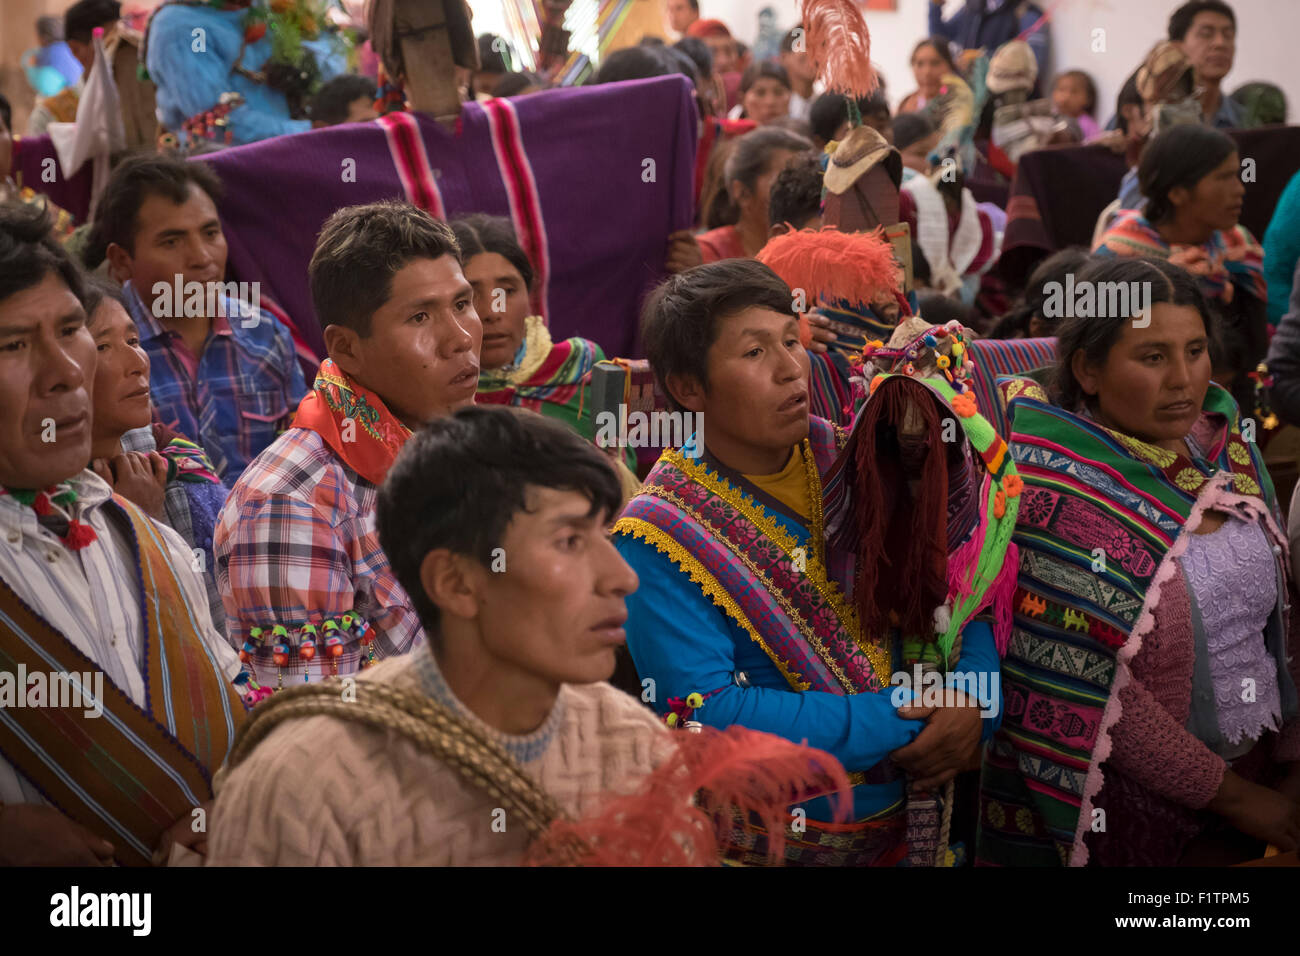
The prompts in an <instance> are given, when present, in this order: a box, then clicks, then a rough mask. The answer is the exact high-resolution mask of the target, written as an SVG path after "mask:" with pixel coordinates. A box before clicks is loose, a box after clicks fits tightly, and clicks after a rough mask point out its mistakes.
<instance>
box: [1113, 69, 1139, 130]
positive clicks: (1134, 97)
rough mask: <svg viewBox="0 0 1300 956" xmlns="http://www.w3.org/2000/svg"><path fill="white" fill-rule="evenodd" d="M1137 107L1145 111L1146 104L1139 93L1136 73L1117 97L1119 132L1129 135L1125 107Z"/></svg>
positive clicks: (1116, 122)
mask: <svg viewBox="0 0 1300 956" xmlns="http://www.w3.org/2000/svg"><path fill="white" fill-rule="evenodd" d="M1126 106H1136V107H1137V108H1138V109H1145V108H1146V103H1144V102H1143V101H1142V94H1141V93H1139V92H1138V75H1137V73H1136V72H1134V73H1133V74H1132V75H1131V76H1129V78H1128V79H1127V80H1125V81H1124V85H1123V86H1121V87H1120V90H1119V95H1118V96H1116V97H1115V124H1116V125H1117V126H1118V127H1119V131H1120V132H1121V133H1124V134H1125V135H1127V134H1128V120H1127V119H1126V118H1125V117H1124V107H1126Z"/></svg>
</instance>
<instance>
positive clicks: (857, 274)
mask: <svg viewBox="0 0 1300 956" xmlns="http://www.w3.org/2000/svg"><path fill="white" fill-rule="evenodd" d="M758 261H759V262H762V263H763V264H764V265H766V266H767V267H768V268H769V269H771V270H772V271H773V272H775V273H776V274H777V275H778V276H780V277H781V278H782V279H783V280H784V281H785V284H786V285H788V286H789V287H790V288H791V289H803V290H804V293H805V297H806V299H807V302H808V308H809V309H811V308H812V307H813V306H815V305H816V304H817V301H818V299H821V300H822V301H824V302H838V301H844V302H852V303H858V302H863V303H868V304H869V303H871V302H872V301H873V300H874V299H875V298H876V297H877V296H878V295H879V294H880V293H881V292H884V291H886V290H888V291H890V292H893V291H895V290H897V289H898V288H899V286H900V284H901V282H902V270H901V269H900V268H899V266H898V261H897V260H896V259H895V258H894V247H893V246H891V245H890V244H889V240H887V239H886V238H885V237H884V230H883V229H876V230H875V231H874V232H840V231H839V230H838V229H834V228H825V229H801V230H800V231H798V232H787V233H786V234H785V235H782V236H776V237H775V238H773V239H769V240H768V242H767V245H766V246H764V247H763V250H762V251H761V252H760V253H759V254H758Z"/></svg>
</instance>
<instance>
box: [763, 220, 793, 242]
mask: <svg viewBox="0 0 1300 956" xmlns="http://www.w3.org/2000/svg"><path fill="white" fill-rule="evenodd" d="M790 229H791V227H790V226H789V225H787V224H786V223H784V222H776V223H773V224H772V225H771V226H769V227H768V229H767V238H769V239H775V238H776V237H777V236H784V235H785V234H786V233H787V232H789V231H790Z"/></svg>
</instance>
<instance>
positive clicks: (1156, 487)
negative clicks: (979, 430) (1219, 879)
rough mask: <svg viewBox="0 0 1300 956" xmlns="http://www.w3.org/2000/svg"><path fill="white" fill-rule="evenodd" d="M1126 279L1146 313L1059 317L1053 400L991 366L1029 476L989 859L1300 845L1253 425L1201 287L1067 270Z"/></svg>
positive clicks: (1129, 860) (1158, 267)
mask: <svg viewBox="0 0 1300 956" xmlns="http://www.w3.org/2000/svg"><path fill="white" fill-rule="evenodd" d="M1115 282H1119V283H1136V284H1139V285H1140V286H1141V287H1144V288H1145V289H1146V290H1147V291H1148V292H1149V302H1150V308H1149V309H1148V310H1145V311H1139V310H1136V309H1133V310H1125V311H1124V312H1122V313H1120V314H1105V315H1098V314H1096V312H1097V310H1082V311H1087V313H1088V314H1087V315H1077V316H1076V317H1073V318H1070V319H1067V320H1066V321H1065V323H1064V324H1063V326H1062V328H1061V331H1060V343H1059V352H1058V354H1059V360H1058V364H1057V369H1056V377H1055V382H1054V385H1053V390H1052V394H1051V395H1050V396H1049V395H1048V394H1047V392H1045V391H1044V390H1043V389H1042V388H1041V387H1040V386H1038V385H1037V384H1036V383H1034V382H1032V381H1029V380H1028V379H1016V378H1013V379H1004V380H1003V389H1004V393H1005V395H1006V397H1007V399H1008V401H1009V404H1008V416H1009V418H1010V421H1011V442H1010V447H1011V454H1012V457H1013V458H1014V460H1015V465H1016V469H1017V471H1018V472H1019V474H1020V477H1021V479H1022V480H1023V482H1024V491H1023V493H1022V497H1021V503H1020V510H1019V513H1018V516H1017V522H1016V532H1015V536H1014V540H1015V543H1016V545H1017V546H1018V549H1019V555H1020V560H1019V564H1020V575H1019V580H1018V587H1017V590H1016V595H1015V623H1014V628H1013V631H1012V636H1011V642H1010V646H1009V647H1008V649H1007V654H1006V657H1005V659H1004V661H1003V665H1002V680H1003V688H1004V695H1005V705H1004V712H1003V723H1002V727H1001V729H1000V730H999V732H998V733H997V735H996V736H995V737H994V739H993V741H992V742H991V744H990V745H989V749H988V751H987V752H986V755H985V761H984V768H983V776H982V780H981V800H980V833H979V839H978V846H977V858H978V860H979V861H980V862H983V863H986V864H992V865H1003V866H1007V865H1039V866H1055V865H1083V864H1086V863H1089V862H1091V863H1094V864H1097V865H1173V864H1176V863H1179V862H1182V863H1185V864H1187V863H1191V862H1200V863H1208V862H1219V863H1222V862H1228V861H1236V860H1242V859H1246V858H1249V857H1252V856H1260V855H1261V854H1263V852H1264V849H1265V844H1272V845H1274V846H1276V847H1278V848H1280V849H1282V850H1289V849H1295V848H1296V847H1297V846H1300V802H1298V801H1300V720H1298V719H1297V712H1298V706H1297V696H1296V680H1297V676H1298V674H1297V671H1300V660H1297V659H1296V658H1295V657H1294V656H1293V658H1292V662H1291V665H1290V669H1288V665H1287V656H1288V645H1289V644H1290V646H1291V647H1294V644H1293V643H1290V635H1289V634H1288V625H1289V623H1290V622H1289V621H1288V617H1289V615H1288V613H1287V612H1288V611H1289V610H1290V603H1291V599H1290V598H1289V597H1288V594H1289V591H1290V581H1289V580H1288V578H1289V574H1288V566H1287V561H1286V546H1287V541H1286V537H1285V535H1284V534H1282V533H1281V531H1280V530H1279V528H1278V520H1277V519H1278V515H1277V506H1276V503H1275V498H1274V494H1273V487H1272V482H1271V481H1270V480H1269V476H1268V472H1267V470H1266V469H1265V468H1264V465H1263V460H1262V456H1261V455H1260V452H1259V449H1258V447H1257V446H1256V445H1255V443H1254V437H1255V436H1254V428H1253V423H1250V422H1247V423H1245V425H1244V426H1243V423H1242V421H1241V419H1240V418H1239V417H1238V413H1237V406H1236V404H1235V403H1234V402H1233V400H1232V398H1231V396H1230V395H1229V394H1228V393H1227V392H1226V391H1225V390H1224V389H1223V388H1221V387H1220V386H1218V385H1215V384H1213V383H1212V382H1211V381H1210V374H1211V369H1210V358H1209V351H1208V349H1209V340H1210V336H1211V332H1212V328H1211V322H1210V321H1209V320H1208V319H1207V308H1206V303H1205V297H1204V295H1203V293H1202V292H1201V290H1200V288H1199V287H1198V283H1197V282H1196V281H1195V279H1193V277H1192V276H1191V275H1190V274H1189V273H1187V272H1185V271H1183V270H1182V269H1178V268H1176V267H1174V266H1172V265H1170V264H1169V263H1168V262H1166V261H1164V260H1162V259H1126V260H1122V261H1112V262H1100V263H1095V264H1094V265H1092V266H1091V267H1089V268H1088V269H1087V270H1085V271H1084V272H1083V273H1082V274H1081V275H1080V276H1079V278H1078V283H1077V285H1078V287H1079V288H1083V287H1086V286H1091V287H1093V288H1096V287H1098V286H1099V284H1100V283H1115ZM1144 298H1146V296H1144ZM1101 311H1103V312H1106V311H1108V310H1106V309H1102V310H1101ZM1110 311H1113V312H1119V311H1120V310H1118V309H1115V310H1110Z"/></svg>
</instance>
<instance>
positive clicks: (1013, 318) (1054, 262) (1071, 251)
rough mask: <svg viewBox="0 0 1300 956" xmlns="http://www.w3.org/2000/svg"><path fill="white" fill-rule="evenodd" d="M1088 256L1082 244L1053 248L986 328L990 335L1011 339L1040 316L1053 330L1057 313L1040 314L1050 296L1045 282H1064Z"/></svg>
mask: <svg viewBox="0 0 1300 956" xmlns="http://www.w3.org/2000/svg"><path fill="white" fill-rule="evenodd" d="M1090 260H1091V254H1090V253H1089V252H1088V250H1087V249H1086V248H1085V247H1083V246H1067V247H1066V248H1064V249H1059V250H1057V251H1056V252H1053V253H1052V254H1051V255H1050V256H1048V257H1047V258H1046V259H1044V260H1043V261H1042V262H1040V263H1039V264H1038V265H1037V266H1036V267H1035V269H1034V271H1033V272H1031V273H1030V274H1029V281H1028V282H1026V283H1025V288H1024V290H1023V291H1022V292H1021V293H1020V295H1019V296H1018V297H1017V298H1016V301H1015V302H1014V303H1013V304H1012V306H1011V310H1010V311H1009V312H1007V314H1006V315H1004V316H1002V318H1000V319H998V320H997V322H995V323H994V324H993V328H991V329H990V330H989V336H988V337H989V338H991V339H1014V338H1016V337H1017V336H1018V335H1021V334H1025V335H1028V334H1029V323H1030V321H1031V320H1032V319H1033V318H1034V316H1038V318H1040V319H1042V320H1043V321H1044V322H1046V323H1047V325H1048V327H1049V328H1050V329H1051V330H1052V332H1051V333H1049V334H1053V333H1054V332H1055V330H1056V329H1055V327H1056V324H1057V323H1058V322H1059V321H1060V316H1049V315H1044V314H1043V304H1044V303H1045V302H1046V301H1047V300H1048V298H1049V297H1050V296H1051V292H1050V291H1048V290H1047V286H1049V285H1051V283H1053V282H1059V283H1064V282H1065V277H1066V276H1067V275H1071V274H1074V275H1077V274H1078V273H1079V271H1080V270H1081V269H1083V268H1084V267H1085V266H1086V265H1087V264H1088V262H1089V261H1090Z"/></svg>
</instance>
